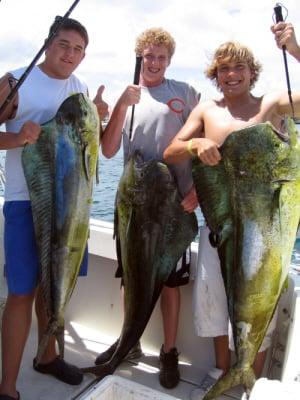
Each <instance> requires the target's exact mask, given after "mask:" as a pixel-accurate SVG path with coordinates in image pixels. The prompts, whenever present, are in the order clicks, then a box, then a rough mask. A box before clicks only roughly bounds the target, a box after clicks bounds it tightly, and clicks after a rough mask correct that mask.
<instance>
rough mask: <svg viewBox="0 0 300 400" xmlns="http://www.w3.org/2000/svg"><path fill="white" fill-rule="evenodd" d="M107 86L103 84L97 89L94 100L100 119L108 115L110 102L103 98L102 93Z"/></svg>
mask: <svg viewBox="0 0 300 400" xmlns="http://www.w3.org/2000/svg"><path fill="white" fill-rule="evenodd" d="M104 89H105V86H104V85H101V86H99V89H98V90H97V94H96V96H95V98H94V100H93V102H94V104H95V105H96V107H97V111H98V115H99V117H100V120H102V119H103V118H105V117H106V116H107V115H108V104H107V103H106V102H105V101H104V100H103V99H102V94H103V92H104Z"/></svg>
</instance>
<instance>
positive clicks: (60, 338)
mask: <svg viewBox="0 0 300 400" xmlns="http://www.w3.org/2000/svg"><path fill="white" fill-rule="evenodd" d="M55 337H56V340H57V344H58V351H59V355H60V357H61V358H64V354H65V328H64V326H62V327H59V328H57V329H56V332H55Z"/></svg>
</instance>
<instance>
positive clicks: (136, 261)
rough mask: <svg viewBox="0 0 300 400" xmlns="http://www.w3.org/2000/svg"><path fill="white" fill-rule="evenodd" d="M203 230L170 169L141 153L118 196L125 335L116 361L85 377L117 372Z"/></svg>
mask: <svg viewBox="0 0 300 400" xmlns="http://www.w3.org/2000/svg"><path fill="white" fill-rule="evenodd" d="M197 230H198V224H197V218H196V215H195V214H194V213H191V214H189V213H187V212H185V211H184V210H183V207H182V206H181V204H180V198H179V195H178V192H177V189H176V184H175V181H174V178H173V176H172V175H171V173H170V171H169V169H168V167H167V166H166V165H165V164H162V163H161V162H158V161H154V160H150V161H147V162H144V160H143V158H142V156H141V154H140V153H139V152H138V151H137V152H135V153H134V155H133V156H132V157H131V158H130V159H129V161H128V163H127V164H126V166H125V169H124V172H123V175H122V177H121V179H120V182H119V187H118V192H117V196H116V210H115V235H116V241H117V255H118V262H119V263H120V264H121V265H122V269H123V279H124V302H125V316H124V322H123V327H122V332H121V335H120V338H119V342H118V346H117V348H116V350H115V352H114V354H113V355H112V357H111V359H110V360H109V361H108V362H107V363H105V364H102V365H99V366H96V367H90V368H83V369H82V371H83V372H91V373H94V374H95V375H97V376H99V377H100V378H103V377H104V376H106V375H108V374H112V373H113V372H114V371H115V369H116V368H117V367H118V366H119V364H120V363H121V362H122V360H123V358H124V357H125V356H126V355H127V353H128V352H129V351H130V350H131V348H132V347H133V346H134V345H135V344H136V343H137V341H138V340H139V338H140V337H141V335H142V333H143V331H144V329H145V328H146V326H147V323H148V321H149V319H150V316H151V314H152V311H153V309H154V306H155V304H156V301H157V299H158V297H159V295H160V293H161V290H162V287H163V285H164V282H165V281H166V280H167V279H168V276H169V275H170V273H171V271H172V270H173V268H174V266H175V265H176V263H177V261H178V260H179V259H180V257H181V256H182V254H183V253H184V251H185V250H186V248H187V247H188V245H189V244H190V243H191V241H192V240H193V239H194V238H195V236H196V234H197Z"/></svg>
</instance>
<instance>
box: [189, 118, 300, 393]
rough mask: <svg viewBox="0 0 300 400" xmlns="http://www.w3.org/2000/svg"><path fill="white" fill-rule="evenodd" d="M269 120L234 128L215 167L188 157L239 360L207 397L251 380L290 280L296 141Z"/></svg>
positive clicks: (298, 201)
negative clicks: (217, 260) (215, 253)
mask: <svg viewBox="0 0 300 400" xmlns="http://www.w3.org/2000/svg"><path fill="white" fill-rule="evenodd" d="M286 132H287V133H286V134H280V133H279V132H277V131H276V130H275V129H274V127H273V126H272V125H271V124H270V123H262V124H258V125H253V126H250V127H247V128H244V129H241V130H239V131H236V132H233V133H232V134H230V135H229V136H228V138H227V139H226V140H225V142H224V144H223V146H222V148H221V153H222V160H221V162H220V163H219V164H218V165H217V166H215V167H210V166H205V165H203V164H202V163H201V162H200V160H199V159H195V160H194V161H193V179H194V183H195V186H196V191H197V194H198V198H199V203H200V206H201V209H202V212H203V214H204V217H205V219H206V222H207V224H208V226H209V228H210V230H211V236H210V239H211V243H212V245H213V246H215V247H217V249H218V253H219V257H220V262H221V270H222V274H223V278H224V283H225V289H226V293H227V300H228V310H229V316H230V320H231V323H232V328H233V337H234V343H235V352H236V363H235V364H234V365H233V366H232V367H231V369H230V370H229V372H228V373H227V374H226V375H225V376H223V377H222V378H221V379H220V380H219V381H218V382H217V383H216V384H215V386H214V387H213V388H212V389H211V390H210V391H209V393H208V394H207V395H206V396H205V397H204V399H205V400H209V399H215V398H216V397H217V396H218V395H220V394H221V393H223V392H224V391H226V390H228V389H230V388H231V387H233V386H236V385H239V384H243V385H244V387H245V389H246V391H247V392H248V393H249V392H250V390H251V388H252V386H253V385H254V383H255V375H254V371H253V369H252V365H253V362H254V360H255V356H256V354H257V352H258V350H259V348H260V345H261V343H262V341H263V339H264V336H265V333H266V331H267V328H268V325H269V323H270V321H271V318H272V316H273V313H274V311H275V308H276V305H277V303H278V300H279V297H280V294H281V292H282V289H283V287H284V285H285V282H286V280H287V274H288V269H289V264H290V260H291V254H292V249H293V246H294V242H295V238H296V232H297V227H298V224H299V218H300V147H299V143H298V132H297V130H296V128H295V125H294V123H293V121H292V120H286Z"/></svg>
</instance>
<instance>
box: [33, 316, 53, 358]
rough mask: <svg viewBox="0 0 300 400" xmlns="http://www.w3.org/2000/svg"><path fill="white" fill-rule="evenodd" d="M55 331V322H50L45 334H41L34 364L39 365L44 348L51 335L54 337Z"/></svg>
mask: <svg viewBox="0 0 300 400" xmlns="http://www.w3.org/2000/svg"><path fill="white" fill-rule="evenodd" d="M56 331H57V322H56V321H54V320H53V321H50V322H49V324H48V327H47V329H46V332H45V333H44V334H43V336H42V338H41V340H40V342H39V347H38V351H37V355H36V363H37V364H39V363H40V361H41V359H42V357H43V354H44V352H45V350H46V347H47V345H48V342H49V339H50V337H51V336H52V335H54V334H55V333H56Z"/></svg>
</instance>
